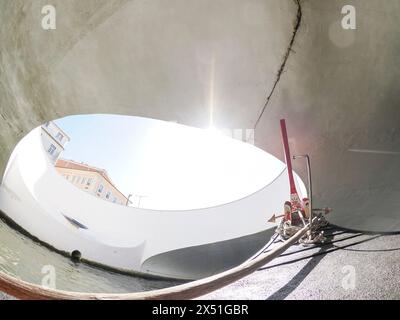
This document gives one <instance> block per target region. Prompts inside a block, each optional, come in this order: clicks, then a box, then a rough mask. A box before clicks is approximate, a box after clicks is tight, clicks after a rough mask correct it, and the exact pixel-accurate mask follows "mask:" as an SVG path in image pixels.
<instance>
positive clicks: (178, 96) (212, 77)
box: [0, 0, 400, 233]
mask: <svg viewBox="0 0 400 320" xmlns="http://www.w3.org/2000/svg"><path fill="white" fill-rule="evenodd" d="M47 2H51V3H52V5H54V7H56V8H57V28H56V30H43V28H42V25H41V21H42V18H43V14H42V13H41V10H42V7H43V6H44V5H46V4H47ZM346 5H352V6H353V7H354V8H356V13H357V15H356V18H357V19H356V28H355V29H344V28H343V27H342V25H341V23H342V19H343V13H342V11H341V10H342V8H343V7H344V6H346ZM399 19H400V3H399V2H398V1H396V0H382V1H365V0H364V1H362V0H352V1H344V0H332V1H320V0H286V1H275V0H252V1H240V0H233V1H232V0H219V1H213V0H205V1H196V0H189V1H188V0H186V1H181V0H173V1H168V3H167V2H165V1H162V0H155V1H151V2H147V1H130V0H87V1H84V2H82V1H78V0H71V1H68V2H66V1H61V0H52V1H42V0H35V1H31V2H26V1H24V0H15V1H8V0H1V1H0V23H1V25H2V26H3V27H2V28H1V29H0V48H1V50H0V68H1V69H0V124H1V126H0V133H1V134H0V171H1V172H2V174H3V172H4V170H5V166H6V164H7V162H8V159H9V157H10V155H11V152H12V151H13V149H14V147H15V146H16V144H17V143H18V142H19V141H20V140H21V139H22V138H23V137H24V136H25V135H26V134H28V133H29V132H30V131H31V130H32V129H34V128H36V127H38V126H40V125H41V124H43V123H45V122H46V121H49V120H53V119H57V118H61V117H65V116H68V115H76V114H95V113H110V114H121V115H133V116H143V117H149V118H155V119H160V120H166V121H176V122H178V123H181V124H185V125H190V126H194V127H199V128H207V127H209V126H210V125H212V126H213V127H216V128H232V129H234V128H245V129H252V130H254V142H255V145H256V146H257V147H259V148H261V149H263V150H265V151H267V152H269V153H271V154H272V155H274V156H276V157H277V158H279V159H280V160H282V161H284V154H283V152H282V143H281V140H280V135H279V134H280V133H279V119H282V118H284V119H286V122H287V124H288V130H289V135H290V140H289V142H290V147H291V151H292V153H293V154H304V153H307V154H309V155H310V158H311V162H312V170H313V202H314V203H315V206H329V207H331V208H333V210H334V211H333V213H332V215H330V216H329V218H328V220H329V222H331V223H332V224H334V225H337V226H339V227H343V228H346V229H349V230H356V231H366V232H389V233H390V232H398V231H400V220H399V211H400V202H399V200H398V199H399V197H398V194H399V192H400V182H399V181H400V179H399V178H400V161H399V156H400V108H399V94H398V90H397V87H398V83H397V82H398V80H397V79H398V78H399V75H400V68H399V65H400V61H399V60H400V55H399V50H400V40H399V37H398V35H399V32H400V31H399V28H398V21H399ZM293 164H294V170H295V171H296V172H298V173H299V175H300V176H301V177H302V178H303V180H304V181H306V178H307V176H306V170H305V166H304V163H303V162H301V161H294V162H293Z"/></svg>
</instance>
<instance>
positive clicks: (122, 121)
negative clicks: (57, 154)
mask: <svg viewBox="0 0 400 320" xmlns="http://www.w3.org/2000/svg"><path fill="white" fill-rule="evenodd" d="M55 122H56V123H57V124H58V125H59V126H60V127H61V128H62V129H63V130H64V131H65V132H66V133H67V134H68V135H69V136H70V138H71V141H70V142H69V143H68V144H67V145H66V150H65V151H64V152H63V153H62V154H61V157H63V158H66V159H72V160H75V161H79V162H80V161H82V162H85V163H87V164H89V165H93V166H96V167H100V168H104V169H106V170H107V172H108V173H109V175H110V177H111V179H112V180H113V182H114V183H115V184H116V186H117V187H118V188H119V189H120V190H121V191H122V192H123V193H124V194H125V195H128V194H134V195H135V196H134V197H133V198H132V201H133V205H137V204H138V200H139V197H138V196H139V195H142V196H145V197H143V198H142V199H141V205H140V206H141V207H144V208H151V209H165V210H172V209H192V208H202V207H208V206H213V205H218V204H222V203H226V202H229V201H233V200H236V199H238V198H241V197H243V196H245V195H248V194H250V193H252V192H254V191H257V190H258V189H260V188H261V187H263V186H264V185H265V184H267V183H268V182H269V181H271V180H272V179H273V178H274V177H275V176H276V175H277V173H278V172H280V171H281V170H283V168H284V165H283V164H282V163H280V162H279V161H276V160H275V158H273V157H271V156H270V155H268V154H267V153H265V152H264V151H262V150H260V149H258V148H255V147H253V146H251V145H249V144H245V143H242V142H239V141H237V140H234V139H231V138H228V137H225V136H222V135H220V134H218V133H216V131H215V130H202V129H196V128H191V127H186V126H183V125H179V124H175V123H171V122H165V121H159V120H153V119H147V118H140V117H131V116H118V115H80V116H70V117H66V118H63V119H59V120H56V121H55Z"/></svg>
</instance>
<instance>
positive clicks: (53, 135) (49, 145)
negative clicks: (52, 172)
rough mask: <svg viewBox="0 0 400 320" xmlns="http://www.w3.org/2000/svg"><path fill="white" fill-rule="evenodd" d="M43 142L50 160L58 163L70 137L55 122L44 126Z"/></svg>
mask: <svg viewBox="0 0 400 320" xmlns="http://www.w3.org/2000/svg"><path fill="white" fill-rule="evenodd" d="M42 141H43V146H44V149H45V150H46V152H47V153H48V155H49V158H50V160H51V161H52V162H53V163H56V161H57V159H58V158H59V156H60V154H61V152H62V151H64V147H65V144H66V143H67V142H69V141H70V137H69V136H68V135H67V134H66V133H65V132H64V131H63V130H62V129H61V128H60V127H59V126H57V125H56V124H55V123H54V122H53V121H48V122H46V123H45V124H44V125H42Z"/></svg>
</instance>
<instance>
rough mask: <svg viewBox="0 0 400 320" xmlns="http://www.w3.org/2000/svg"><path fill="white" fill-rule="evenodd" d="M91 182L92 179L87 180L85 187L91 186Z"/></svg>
mask: <svg viewBox="0 0 400 320" xmlns="http://www.w3.org/2000/svg"><path fill="white" fill-rule="evenodd" d="M92 181H93V180H92V178H89V179H88V181H87V183H86V185H87V186H90V185H91V184H92Z"/></svg>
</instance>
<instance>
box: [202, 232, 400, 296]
mask: <svg viewBox="0 0 400 320" xmlns="http://www.w3.org/2000/svg"><path fill="white" fill-rule="evenodd" d="M340 239H345V240H343V241H337V240H340ZM399 239H400V237H399V235H384V236H380V235H377V234H374V235H365V234H357V233H356V234H351V233H344V234H339V235H336V236H335V237H334V239H333V241H337V242H333V243H332V244H328V245H326V246H323V247H315V248H312V249H310V250H306V251H300V250H304V248H303V247H301V246H297V247H293V248H291V249H290V251H289V252H291V254H289V255H287V256H283V257H280V258H277V259H275V260H274V261H272V262H271V263H269V264H268V265H266V266H265V267H263V268H261V269H260V270H259V271H256V272H255V273H253V274H251V275H249V276H248V277H246V278H243V279H241V280H239V281H237V282H235V283H233V284H231V285H229V286H226V287H224V288H222V289H220V290H217V291H215V292H213V293H211V294H208V295H206V296H203V297H201V299H232V300H236V299H244V300H246V299H254V300H264V299H266V300H282V299H289V300H303V299H305V300H314V299H318V300H328V299H399V298H400V291H399V283H398V282H397V281H393V277H396V275H397V274H398V273H399V272H400V268H399V266H398V263H397V262H396V261H398V259H399V258H400V247H399ZM317 253H318V254H319V255H316V256H314V257H311V258H310V256H311V255H313V254H317ZM298 259H303V260H299V261H296V260H298ZM283 262H287V263H288V264H286V265H279V264H280V263H283ZM276 265H279V266H276ZM274 266H276V267H274Z"/></svg>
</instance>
